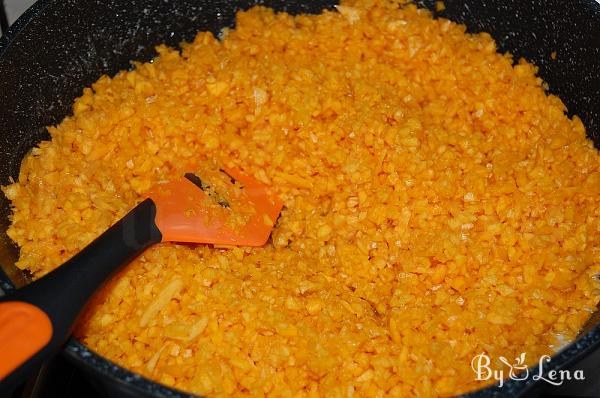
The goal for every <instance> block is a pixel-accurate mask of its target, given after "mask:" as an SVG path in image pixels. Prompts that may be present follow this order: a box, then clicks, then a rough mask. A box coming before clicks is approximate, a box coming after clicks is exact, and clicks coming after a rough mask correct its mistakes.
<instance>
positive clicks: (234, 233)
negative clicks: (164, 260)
mask: <svg viewBox="0 0 600 398" xmlns="http://www.w3.org/2000/svg"><path fill="white" fill-rule="evenodd" d="M148 197H149V198H150V199H152V200H153V201H154V203H155V204H156V218H155V222H156V226H157V227H158V229H159V230H160V231H161V233H162V241H163V242H167V241H171V242H192V243H211V244H216V245H237V246H262V245H264V244H265V243H266V242H267V240H268V239H269V235H270V234H271V229H272V228H273V226H274V224H275V221H276V220H277V217H279V212H280V211H281V208H282V207H283V203H282V202H281V201H280V200H279V199H278V198H277V196H276V195H274V194H273V193H271V192H270V189H269V187H267V186H266V185H264V184H262V183H260V182H258V181H257V180H256V179H255V178H253V177H251V176H249V175H246V174H244V173H242V172H241V171H240V170H236V169H226V168H224V169H214V170H212V169H204V170H198V171H192V172H187V173H183V175H182V176H181V177H180V178H178V179H175V180H173V181H170V182H167V183H164V184H158V185H157V186H155V187H154V188H153V189H152V190H151V191H150V192H149V193H148Z"/></svg>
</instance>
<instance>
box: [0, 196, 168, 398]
mask: <svg viewBox="0 0 600 398" xmlns="http://www.w3.org/2000/svg"><path fill="white" fill-rule="evenodd" d="M155 216H156V205H155V204H154V202H153V201H152V200H151V199H146V200H144V201H143V202H141V203H140V204H139V205H137V206H136V207H135V208H134V209H133V210H131V211H130V212H129V213H127V215H126V216H125V217H123V218H122V219H121V220H119V221H118V222H117V223H116V224H114V225H113V226H112V227H110V228H109V229H108V230H107V231H106V232H104V233H103V234H102V235H100V236H99V237H98V238H96V240H94V241H93V242H92V243H90V244H89V245H88V246H86V247H85V248H84V249H83V250H82V251H81V252H79V253H78V254H76V255H75V256H74V257H73V258H71V259H70V260H68V261H67V262H66V263H64V264H63V265H62V266H60V267H58V268H56V269H55V270H54V271H52V272H50V273H48V274H47V275H45V276H44V277H42V278H40V279H38V280H37V281H35V282H32V283H30V284H28V285H26V286H25V287H23V288H21V289H19V290H17V291H15V292H14V293H12V294H10V295H8V296H5V297H2V298H0V322H1V323H0V347H9V348H10V350H9V351H11V352H13V351H14V352H16V357H18V356H19V353H20V352H22V351H19V349H18V347H21V346H23V347H24V348H25V351H27V350H29V351H32V350H33V348H32V346H31V345H30V344H34V343H36V341H37V344H38V345H42V344H41V343H40V341H39V340H40V337H39V336H36V333H37V334H39V332H40V329H39V328H32V326H33V325H32V324H31V323H28V321H27V319H29V318H31V322H38V323H39V324H40V328H42V327H43V325H42V324H43V322H44V315H45V316H47V319H48V320H49V321H50V323H51V333H50V337H49V341H48V342H47V343H46V344H43V345H42V346H41V347H39V349H38V350H33V351H34V352H33V353H31V355H29V356H28V357H26V359H25V360H24V362H21V363H15V362H18V358H17V360H15V356H14V355H13V357H10V355H9V356H4V355H2V354H0V361H1V362H0V379H1V380H2V381H1V390H4V391H6V390H8V389H10V388H12V387H14V386H16V385H17V384H18V383H19V382H22V381H23V380H24V379H25V378H26V377H27V375H29V374H30V373H31V372H32V371H33V370H35V369H36V368H37V367H38V366H39V365H40V364H41V363H42V362H43V360H44V359H47V358H48V357H49V356H51V355H54V354H55V353H56V352H58V350H59V349H60V347H61V346H62V345H63V344H64V342H65V341H66V340H67V338H68V337H69V335H70V334H71V331H72V329H73V325H74V323H75V321H76V320H77V318H78V317H79V315H80V314H81V312H82V310H83V308H84V306H85V304H86V303H87V302H88V300H89V299H90V297H91V296H92V295H93V294H94V293H95V292H96V291H97V290H98V289H99V288H100V287H101V286H102V285H103V284H104V282H106V281H107V280H108V279H109V278H110V277H111V276H112V275H113V274H114V273H115V272H116V271H117V270H119V269H120V268H121V267H122V266H124V265H125V264H127V263H129V262H130V261H131V260H133V259H134V258H135V257H136V256H137V255H139V254H140V253H141V252H142V251H143V250H144V249H146V248H147V247H149V246H150V245H152V244H154V243H158V242H160V241H161V239H162V236H161V233H160V231H159V229H158V228H157V226H156V224H155V222H154V218H155ZM28 317H29V318H28ZM40 319H41V321H40ZM45 322H47V320H46V321H45ZM19 331H20V332H19ZM19 333H20V334H21V336H19V335H18V334H19ZM27 333H32V336H31V337H30V338H29V341H28V340H27V339H24V338H22V337H23V335H26V334H27ZM25 337H26V336H25ZM29 343H30V344H29Z"/></svg>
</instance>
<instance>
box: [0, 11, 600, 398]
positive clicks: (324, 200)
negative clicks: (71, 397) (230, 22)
mask: <svg viewBox="0 0 600 398" xmlns="http://www.w3.org/2000/svg"><path fill="white" fill-rule="evenodd" d="M342 4H343V5H341V6H339V7H337V10H333V11H326V12H324V13H322V14H321V15H318V16H308V15H301V16H295V17H294V16H290V15H287V14H285V13H280V14H276V13H274V12H273V11H272V10H269V9H267V8H262V7H256V8H253V9H251V10H249V11H247V12H241V13H239V14H238V18H237V27H236V29H235V30H231V31H225V32H224V33H223V37H222V38H221V40H219V39H216V38H215V37H213V36H212V35H211V34H210V33H199V34H198V36H197V37H196V39H195V40H194V41H193V42H192V43H188V44H184V45H183V46H182V50H181V52H180V51H177V50H175V49H170V48H167V47H164V46H160V47H158V53H159V56H158V57H157V58H156V59H155V60H154V61H153V62H151V63H144V64H137V65H136V68H135V70H133V71H129V72H121V73H119V74H117V75H116V76H115V77H112V78H111V77H108V76H103V77H102V78H100V79H99V80H98V81H97V82H96V83H95V84H93V85H92V87H91V88H87V89H85V90H84V92H83V95H82V96H81V97H80V98H79V99H77V101H76V102H75V104H74V106H73V115H72V116H69V117H67V118H65V119H64V120H63V121H62V123H60V124H59V125H58V126H55V127H50V128H49V131H50V133H51V135H52V140H51V141H47V142H42V143H41V144H40V145H39V147H38V148H36V149H34V150H33V151H32V152H31V153H30V154H29V155H28V156H27V157H26V158H25V160H24V161H23V164H22V167H21V174H20V177H19V181H18V182H15V183H14V184H12V185H10V186H8V187H5V188H4V192H5V194H6V196H8V198H10V199H11V200H12V204H13V207H14V215H13V218H12V221H13V223H12V226H11V227H10V230H9V235H10V237H11V238H12V239H13V240H14V241H15V242H17V244H18V245H19V246H20V248H21V255H20V259H19V262H18V266H19V267H20V268H22V269H27V270H30V271H31V272H32V273H33V275H34V276H35V277H39V276H42V275H44V274H45V273H47V272H49V271H50V270H52V269H53V268H55V267H57V266H58V265H59V264H61V263H62V262H64V261H65V260H67V259H68V258H69V257H70V256H72V255H74V254H75V253H76V252H77V251H78V250H80V249H81V248H83V247H84V246H85V245H86V244H87V243H89V242H90V241H92V240H93V239H94V238H95V237H96V236H98V235H99V234H100V233H101V232H103V231H104V230H105V229H106V228H107V227H109V226H110V225H111V224H112V223H114V222H115V221H116V220H117V219H119V218H120V217H122V216H123V215H124V214H125V213H126V212H127V211H128V210H129V209H131V208H132V207H133V206H134V205H135V204H136V203H138V202H139V201H141V200H142V199H143V194H144V192H145V191H147V190H148V189H149V188H150V187H152V186H153V185H154V184H155V183H157V182H158V181H163V180H168V179H169V178H172V177H173V173H174V170H177V169H178V168H179V167H180V166H181V165H184V164H186V162H190V163H193V162H197V161H198V160H201V161H202V160H214V161H216V162H219V163H220V164H224V165H227V166H229V167H237V168H240V169H242V170H244V171H245V172H246V173H248V174H252V175H254V176H255V177H256V178H258V179H259V180H261V181H263V182H264V183H267V184H269V185H270V186H272V187H273V189H275V190H276V191H277V192H278V194H279V195H280V197H281V198H282V199H283V200H284V202H285V208H284V210H283V212H282V214H281V217H280V218H279V220H278V222H277V224H276V226H275V228H274V230H273V233H272V237H271V240H270V242H269V243H268V244H267V245H266V246H265V247H262V248H252V249H250V248H235V249H231V250H225V249H219V248H213V247H211V246H207V245H177V244H160V245H157V246H155V247H153V248H151V249H149V250H147V251H146V252H145V253H144V254H143V255H141V256H140V257H139V258H138V259H137V260H135V261H134V262H133V263H132V264H130V265H129V266H128V267H127V268H126V269H125V270H124V271H123V272H121V273H120V275H118V277H116V278H115V279H114V280H113V281H112V282H111V283H109V284H108V285H107V286H106V287H105V288H104V289H103V291H102V293H101V294H99V295H98V296H96V298H95V300H94V305H93V306H92V308H91V309H90V310H89V312H88V314H87V315H86V316H85V317H84V319H83V320H82V321H81V322H80V324H79V327H78V331H77V335H78V336H79V338H80V339H81V340H82V341H83V342H84V343H85V344H86V345H88V346H89V347H90V348H91V349H93V350H95V351H97V352H98V353H100V354H101V355H103V356H105V357H107V358H109V359H111V360H113V361H115V362H117V363H118V364H120V365H123V366H125V367H127V368H129V369H131V370H133V371H135V372H139V373H141V374H142V375H145V376H147V377H149V378H151V379H153V380H157V381H159V382H161V383H165V384H166V385H169V386H174V387H177V388H179V389H182V390H185V391H190V392H193V393H197V394H205V395H207V396H209V397H218V396H226V395H239V396H242V395H255V396H262V395H270V396H278V397H302V396H310V397H317V396H321V397H352V396H353V395H354V396H361V397H363V396H365V397H368V396H384V395H387V396H414V395H418V396H423V397H435V396H449V395H453V394H457V393H460V392H465V391H468V390H472V389H475V388H478V387H481V386H482V385H483V384H482V383H484V382H478V381H476V380H475V374H474V373H473V371H472V369H471V359H472V358H473V356H474V355H476V354H479V353H481V352H484V353H487V354H488V355H489V357H490V358H491V359H492V364H491V366H492V367H495V368H496V369H500V368H501V363H500V362H499V360H498V357H499V356H504V357H507V358H509V359H510V358H515V357H517V356H519V354H520V353H521V352H526V355H527V357H526V358H527V362H528V363H534V362H537V359H538V358H539V356H540V355H542V354H546V353H552V352H554V351H555V350H557V349H559V348H560V346H561V345H562V344H564V343H565V342H566V341H568V340H569V339H572V338H574V336H575V335H576V334H577V332H578V331H579V330H580V329H581V327H582V325H584V323H585V322H586V320H587V319H588V318H589V316H590V314H591V312H592V311H593V310H594V309H595V308H596V305H597V304H598V302H599V299H600V295H599V289H598V287H599V286H598V283H597V281H596V280H595V279H594V276H595V275H597V274H598V272H599V271H600V202H599V195H600V156H599V154H598V151H597V150H596V149H594V147H593V144H592V143H591V142H590V141H589V140H587V139H586V136H585V129H584V126H583V125H582V123H581V121H580V120H579V119H578V118H577V117H573V118H572V119H569V118H568V117H567V116H566V115H565V113H564V112H565V106H564V105H563V103H562V102H561V100H560V99H559V98H557V97H555V96H552V95H547V94H546V93H545V91H544V84H543V82H542V81H541V80H540V78H538V77H537V76H536V68H535V67H534V66H532V65H530V64H528V63H527V62H525V61H518V60H514V59H512V58H511V56H510V55H508V54H504V55H502V54H498V53H497V52H496V45H495V43H494V41H493V40H492V38H491V37H490V36H489V35H488V34H486V33H481V34H475V35H473V34H467V33H465V27H464V26H461V25H457V24H455V23H452V22H450V21H447V20H444V19H434V18H432V16H431V14H430V13H428V12H427V11H424V10H420V9H417V8H416V7H415V6H414V5H403V6H399V5H398V4H397V3H393V2H385V1H380V2H372V1H366V0H349V1H346V2H344V3H342ZM515 61H516V62H515Z"/></svg>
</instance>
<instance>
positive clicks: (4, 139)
mask: <svg viewBox="0 0 600 398" xmlns="http://www.w3.org/2000/svg"><path fill="white" fill-rule="evenodd" d="M419 3H420V5H422V6H425V7H428V8H430V9H434V8H435V7H434V6H435V1H431V0H421V1H420V2H419ZM253 4H256V2H255V1H235V0H232V1H225V0H170V1H169V0H130V1H126V2H124V1H118V0H40V1H38V2H37V3H36V4H35V5H34V6H33V7H32V8H31V9H29V10H28V11H27V12H26V13H25V14H24V15H23V16H22V17H21V18H20V19H19V20H18V21H17V22H16V23H15V24H14V25H13V26H12V27H11V29H10V30H9V31H8V32H7V34H6V35H5V36H4V37H3V38H2V39H0V184H6V183H7V182H8V181H9V178H10V177H12V178H15V179H16V178H17V177H18V171H19V166H20V162H21V160H22V158H23V156H24V155H25V154H26V153H27V152H28V151H29V150H30V149H31V148H32V147H33V146H35V145H36V144H37V143H38V142H40V141H41V140H43V139H47V138H48V134H47V133H46V130H45V127H46V126H49V125H53V124H57V123H59V122H60V121H61V120H62V119H63V118H64V117H65V116H66V115H68V114H69V113H70V109H71V104H72V102H73V100H74V99H75V98H76V97H78V96H79V95H81V93H82V89H83V87H86V86H89V85H90V84H91V83H93V82H94V81H96V80H97V79H98V78H99V77H100V76H101V75H103V74H109V75H113V74H115V73H116V72H117V71H119V70H122V69H128V68H130V65H131V64H130V61H131V60H137V61H148V60H150V59H151V58H152V57H153V56H154V46H155V45H158V44H161V43H167V44H168V45H171V46H174V47H176V46H177V45H178V44H179V43H180V42H181V41H182V40H188V41H189V40H191V39H193V37H194V35H195V34H196V32H198V31H203V30H208V31H211V32H213V33H218V32H219V31H220V30H221V29H222V28H223V27H225V26H233V24H234V15H235V11H237V10H239V9H247V8H249V7H250V6H251V5H253ZM261 4H265V5H267V6H270V7H273V8H275V9H276V10H279V11H287V12H290V13H295V14H297V13H318V12H320V11H321V10H322V9H323V8H329V9H330V8H332V6H333V5H334V4H335V3H334V2H333V1H325V0H318V1H308V0H307V1H299V0H288V1H285V0H265V1H263V2H261ZM445 5H446V9H445V10H444V11H443V12H441V13H436V15H439V16H442V17H445V18H449V19H451V20H453V21H456V22H459V23H465V24H466V25H467V27H468V29H469V31H471V32H479V31H487V32H489V33H491V34H492V36H493V37H494V38H495V39H496V41H497V43H498V45H499V51H501V52H505V51H509V52H511V53H512V54H514V56H515V59H518V58H519V57H525V58H526V59H528V60H529V61H531V62H533V63H534V64H536V65H537V66H539V68H540V76H541V77H542V78H543V79H544V80H545V81H546V82H547V83H548V85H549V91H550V92H551V93H553V94H557V95H559V96H560V97H561V99H562V100H563V102H564V103H565V104H566V105H567V107H568V110H569V114H570V115H573V114H576V115H578V116H579V117H580V118H581V119H582V120H583V122H584V124H585V125H586V127H587V130H588V134H589V137H590V138H591V139H592V140H593V141H594V143H595V145H596V147H597V148H600V5H599V4H598V3H597V2H595V1H594V0H464V1H458V0H446V2H445ZM553 52H556V54H557V57H556V60H553V59H552V57H551V53H553ZM9 212H10V209H9V206H8V203H7V201H6V199H5V198H4V196H3V195H0V265H1V266H2V269H3V270H4V272H5V273H6V275H8V278H4V279H3V278H2V277H3V275H0V288H2V289H4V290H9V289H11V288H12V286H13V285H16V286H20V285H22V284H24V283H27V276H26V275H25V274H24V273H23V272H21V271H19V270H17V269H16V268H15V267H14V262H15V260H16V258H17V256H18V249H17V248H16V247H15V245H14V244H13V243H12V242H11V241H10V240H9V239H8V237H7V236H6V234H5V233H4V232H5V231H6V228H7V227H8V223H9V221H8V215H9ZM598 314H599V313H598V312H596V314H595V315H594V317H593V320H592V321H591V322H590V324H589V327H588V328H587V329H586V330H584V331H583V332H582V333H581V335H580V337H579V339H577V341H575V342H573V343H572V344H570V345H569V346H567V347H566V348H565V349H564V350H563V351H561V352H560V353H558V354H557V355H555V356H554V357H553V358H552V361H551V362H550V364H549V365H548V366H546V367H545V368H544V370H545V371H549V370H552V369H560V368H564V367H565V366H567V365H568V364H570V363H572V362H573V361H576V360H578V359H579V358H581V357H583V356H584V355H586V354H587V353H589V352H591V351H593V350H595V349H597V348H598V347H599V346H600V316H599V315H598ZM64 355H66V356H67V358H69V359H70V360H71V361H72V362H74V363H75V364H76V365H77V366H79V367H80V368H81V369H83V370H84V371H85V372H87V373H89V374H90V375H91V377H93V379H94V380H95V383H96V384H97V385H99V386H100V388H103V389H104V390H105V391H106V392H107V393H108V394H110V395H111V396H163V397H182V396H186V394H183V393H180V392H178V391H175V390H172V389H169V388H167V387H164V386H161V385H159V384H157V383H154V382H152V381H149V380H147V379H145V378H142V377H141V376H139V375H136V374H134V373H132V372H129V371H127V370H125V369H123V368H120V367H118V366H116V365H114V364H113V363H111V362H110V361H107V360H106V359H104V358H102V357H101V356H99V355H97V354H95V353H93V352H91V351H89V350H87V349H86V348H85V347H84V346H83V345H81V344H80V343H79V342H77V341H76V340H71V341H70V342H69V343H68V345H67V346H66V348H65V350H64ZM530 373H536V374H537V369H532V370H531V372H530ZM590 377H594V376H593V375H590ZM534 384H535V382H534V381H533V380H532V379H531V378H529V379H528V380H527V381H526V382H514V381H508V382H506V383H505V385H504V386H503V387H502V388H499V387H495V386H493V387H490V388H487V389H484V390H481V391H478V392H475V393H473V394H472V395H473V396H477V397H496V396H510V397H513V396H519V395H523V394H524V393H525V392H527V393H528V395H529V394H532V395H535V391H536V389H537V388H538V387H539V386H538V385H534Z"/></svg>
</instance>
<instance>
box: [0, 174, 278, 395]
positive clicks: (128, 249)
mask: <svg viewBox="0 0 600 398" xmlns="http://www.w3.org/2000/svg"><path fill="white" fill-rule="evenodd" d="M205 172H206V174H209V177H210V178H208V179H206V178H205V177H206V176H205V175H202V172H189V173H181V176H180V177H179V178H177V179H174V180H172V181H170V182H165V183H163V184H158V185H156V186H155V187H154V188H152V190H151V191H150V192H149V193H148V194H147V197H146V199H145V200H143V201H142V202H141V203H139V204H138V205H137V206H136V207H135V208H133V209H132V210H131V211H130V212H129V213H127V214H126V215H125V216H124V217H123V218H122V219H121V220H119V221H118V222H117V223H115V224H114V225H113V226H112V227H110V228H109V229H108V230H107V231H106V232H104V233H103V234H102V235H100V236H99V237H98V238H97V239H95V240H94V241H93V242H92V243H90V244H89V245H88V246H86V247H85V248H84V249H83V250H81V251H80V252H79V253H78V254H76V255H75V256H74V257H72V258H71V259H70V260H68V261H67V262H66V263H64V264H63V265H62V266H60V267H58V268H56V269H55V270H54V271H52V272H50V273H48V274H47V275H45V276H43V277H42V278H40V279H38V280H36V281H34V282H32V283H30V284H28V285H26V286H25V287H23V288H21V289H18V290H16V291H15V292H14V293H11V294H9V295H7V296H4V297H2V298H0V380H2V381H1V388H0V390H4V391H7V390H9V389H10V388H13V387H14V386H16V385H17V384H18V383H19V382H22V381H23V380H24V379H25V378H26V377H27V375H29V374H30V373H31V372H32V371H33V370H35V369H36V368H37V367H38V366H39V365H40V364H41V363H42V362H43V361H44V360H45V359H47V358H48V357H49V356H51V355H54V354H56V353H57V352H58V350H59V349H60V347H61V346H62V345H63V344H64V342H65V341H66V340H67V338H68V337H69V335H70V334H71V331H72V329H73V325H74V323H75V321H76V320H77V318H78V316H79V315H80V313H81V312H82V309H83V307H84V306H85V304H86V303H87V302H88V300H89V299H90V297H91V296H92V295H93V294H94V293H95V292H96V291H97V290H98V289H99V288H100V287H101V286H102V284H103V283H104V282H106V281H107V280H108V279H109V278H110V277H111V275H113V274H114V273H115V272H116V271H118V270H119V269H120V268H122V267H123V266H124V265H125V264H127V263H129V262H130V261H131V260H133V259H134V258H135V257H136V256H137V255H139V254H140V253H141V252H142V251H144V250H145V249H146V248H148V247H149V246H151V245H153V244H156V243H160V242H191V243H208V244H214V245H236V246H262V245H264V244H265V243H266V242H267V240H268V239H269V235H270V233H271V229H272V228H273V225H274V223H275V221H276V220H277V217H278V216H279V212H280V211H281V208H282V206H283V205H282V202H281V201H280V200H279V199H278V198H277V197H276V196H275V195H273V194H271V193H270V191H269V188H268V187H266V186H265V185H263V184H261V183H260V182H258V181H257V180H256V179H254V178H253V177H250V176H248V175H246V174H244V173H242V172H241V171H239V170H232V169H224V170H222V169H216V170H210V172H209V171H208V170H206V171H205Z"/></svg>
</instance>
